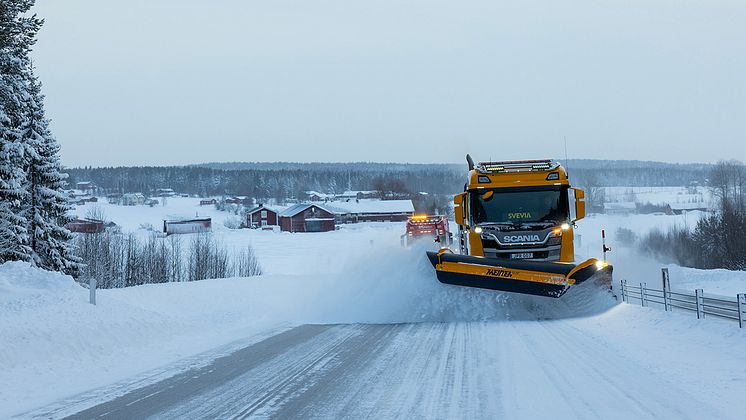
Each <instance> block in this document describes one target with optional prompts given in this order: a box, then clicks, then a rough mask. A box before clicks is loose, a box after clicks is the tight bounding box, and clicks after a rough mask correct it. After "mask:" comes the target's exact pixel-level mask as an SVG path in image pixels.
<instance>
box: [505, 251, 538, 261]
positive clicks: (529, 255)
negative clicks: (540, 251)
mask: <svg viewBox="0 0 746 420" xmlns="http://www.w3.org/2000/svg"><path fill="white" fill-rule="evenodd" d="M533 257H534V253H533V252H523V253H520V254H510V258H511V259H514V260H517V259H526V258H533Z"/></svg>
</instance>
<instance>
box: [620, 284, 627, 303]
mask: <svg viewBox="0 0 746 420" xmlns="http://www.w3.org/2000/svg"><path fill="white" fill-rule="evenodd" d="M620 284H621V286H622V302H627V280H622V281H621V283H620Z"/></svg>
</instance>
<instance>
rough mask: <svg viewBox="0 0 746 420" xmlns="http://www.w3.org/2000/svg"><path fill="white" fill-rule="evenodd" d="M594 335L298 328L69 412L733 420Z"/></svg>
mask: <svg viewBox="0 0 746 420" xmlns="http://www.w3.org/2000/svg"><path fill="white" fill-rule="evenodd" d="M597 334H598V330H597V329H594V328H591V329H589V330H586V329H583V328H579V327H578V324H577V322H574V321H564V320H555V321H511V322H468V323H421V324H382V325H362V324H349V325H304V326H299V327H296V328H294V329H291V330H288V331H285V332H283V333H280V334H278V335H275V336H273V337H271V338H268V339H266V340H264V341H261V342H259V343H256V344H254V345H251V346H249V347H246V348H244V349H242V350H239V351H236V352H235V353H233V354H231V355H228V356H225V357H223V358H219V359H217V360H216V361H215V362H213V363H212V364H210V365H207V366H204V367H202V368H199V369H195V370H191V371H187V372H184V373H182V374H180V375H177V376H175V377H173V378H169V379H165V380H163V381H161V382H158V383H155V384H152V385H149V386H146V387H143V388H140V389H136V390H133V391H131V392H129V393H127V394H125V395H123V396H121V397H119V398H116V399H114V400H112V401H109V402H106V403H103V404H100V405H97V406H94V407H92V408H89V409H87V410H84V411H82V412H79V413H78V414H76V415H74V416H72V417H73V418H94V417H109V418H146V417H150V416H155V417H157V418H173V419H177V418H256V417H259V418H265V417H269V418H355V419H359V418H454V419H455V418H549V417H552V418H588V419H596V418H637V419H640V418H678V419H683V418H693V419H695V418H696V419H701V418H731V417H733V416H732V413H731V414H730V415H729V414H728V413H723V412H721V409H720V407H718V405H716V404H715V401H713V400H712V399H710V398H709V396H708V395H707V393H701V392H692V390H691V388H688V387H686V386H682V384H681V383H678V381H677V376H678V375H680V374H682V373H683V372H681V371H683V370H686V369H688V367H687V366H686V365H682V366H679V370H680V371H678V372H677V371H671V372H669V374H661V372H660V371H655V370H651V369H649V368H648V367H647V366H646V363H645V362H644V361H641V360H634V359H630V358H628V357H627V356H626V354H627V353H628V352H627V351H625V349H622V348H615V347H614V346H613V345H611V346H610V343H609V341H607V340H605V339H604V337H602V336H598V335H597ZM609 334H613V332H611V331H610V332H609ZM703 379H705V380H707V379H708V378H703ZM709 379H712V380H717V379H716V378H709ZM683 385H686V384H683ZM38 414H41V413H38ZM46 414H47V415H49V414H52V416H54V413H46Z"/></svg>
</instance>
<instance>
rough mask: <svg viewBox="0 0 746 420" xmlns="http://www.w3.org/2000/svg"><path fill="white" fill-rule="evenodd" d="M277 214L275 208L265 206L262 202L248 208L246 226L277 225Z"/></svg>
mask: <svg viewBox="0 0 746 420" xmlns="http://www.w3.org/2000/svg"><path fill="white" fill-rule="evenodd" d="M277 225H278V214H277V211H276V210H273V209H271V208H269V207H266V206H265V205H264V204H259V206H257V207H255V208H253V209H251V210H249V211H248V212H247V213H246V226H248V227H251V228H261V227H263V226H277Z"/></svg>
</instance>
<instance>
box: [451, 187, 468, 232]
mask: <svg viewBox="0 0 746 420" xmlns="http://www.w3.org/2000/svg"><path fill="white" fill-rule="evenodd" d="M465 199H466V193H461V194H458V195H456V196H454V197H453V216H454V219H455V220H456V224H457V225H463V224H464V213H465V212H464V200H465Z"/></svg>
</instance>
